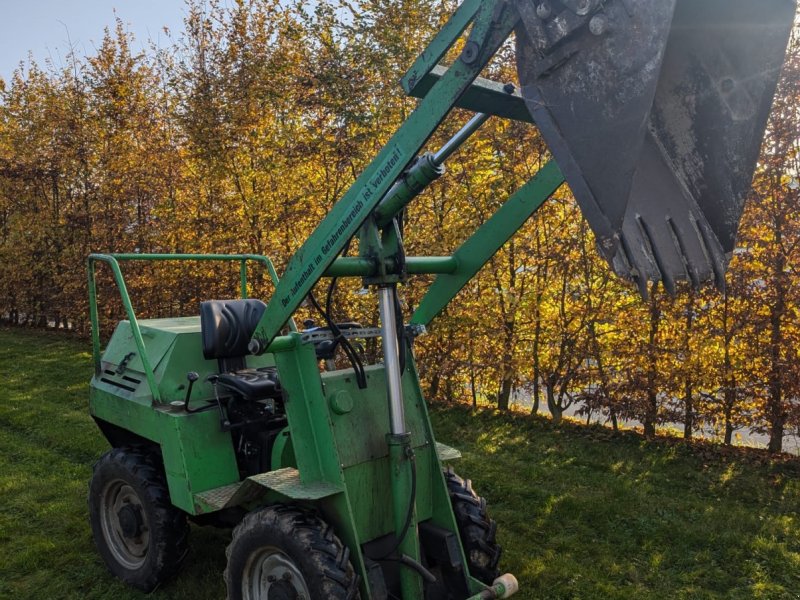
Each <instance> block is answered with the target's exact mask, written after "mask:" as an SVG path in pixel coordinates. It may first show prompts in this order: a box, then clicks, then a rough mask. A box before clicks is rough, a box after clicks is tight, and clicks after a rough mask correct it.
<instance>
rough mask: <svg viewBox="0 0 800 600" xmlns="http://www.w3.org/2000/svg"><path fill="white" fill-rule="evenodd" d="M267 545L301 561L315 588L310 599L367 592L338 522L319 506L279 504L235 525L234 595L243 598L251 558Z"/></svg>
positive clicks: (230, 583)
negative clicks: (335, 526)
mask: <svg viewBox="0 0 800 600" xmlns="http://www.w3.org/2000/svg"><path fill="white" fill-rule="evenodd" d="M264 546H274V547H276V548H278V549H279V550H281V551H282V552H283V553H284V554H286V555H287V556H288V557H289V558H290V559H291V560H292V561H293V562H294V563H295V565H296V566H297V567H298V570H299V571H300V572H301V573H302V575H303V579H304V580H305V582H306V585H307V587H308V591H309V593H310V594H311V598H310V599H309V600H317V599H319V600H322V599H323V598H324V599H325V600H359V599H360V598H361V594H360V593H359V590H358V579H359V578H358V577H357V576H356V574H355V570H354V569H353V565H352V564H351V563H350V550H349V549H348V548H347V547H346V546H345V545H344V544H342V542H341V541H340V540H339V538H338V537H337V536H336V534H335V533H334V532H333V528H332V527H331V526H330V525H328V524H327V523H326V522H325V521H323V520H322V519H321V518H320V517H319V515H317V513H316V512H314V511H311V510H308V509H305V508H301V507H298V506H287V505H283V504H276V505H273V506H268V507H266V508H261V509H259V510H255V511H252V512H250V513H248V514H247V515H245V517H244V519H243V520H242V522H241V523H239V525H237V526H236V528H235V529H234V530H233V539H232V540H231V543H230V545H229V546H228V548H227V550H226V555H227V557H228V565H227V567H226V568H225V586H226V588H227V592H228V596H227V597H228V600H241V599H242V583H241V582H242V576H243V573H244V569H245V566H246V565H247V561H248V558H249V557H250V555H251V554H252V553H254V552H256V551H258V550H259V549H260V548H262V547H264ZM264 600H266V599H264Z"/></svg>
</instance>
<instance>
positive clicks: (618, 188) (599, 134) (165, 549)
mask: <svg viewBox="0 0 800 600" xmlns="http://www.w3.org/2000/svg"><path fill="white" fill-rule="evenodd" d="M795 12H796V5H795V0H759V1H757V2H754V1H753V0H464V1H463V3H462V4H461V5H460V6H459V7H458V9H457V10H456V11H455V12H454V13H453V15H452V17H451V19H450V20H449V21H448V22H447V23H446V24H445V25H444V26H443V27H442V29H441V30H440V31H439V32H438V33H437V34H436V36H435V37H434V38H433V40H432V41H431V42H430V44H429V46H428V47H427V48H426V49H425V51H424V52H423V53H422V54H421V55H420V57H419V58H418V59H417V61H416V62H415V63H414V64H413V65H412V66H411V68H410V70H409V71H408V73H407V74H406V75H405V77H404V78H403V79H402V86H403V88H404V90H405V92H406V93H407V94H410V95H413V96H415V97H418V98H420V102H419V106H418V108H417V109H416V111H415V112H413V113H412V114H411V115H410V117H409V118H408V120H407V121H406V122H405V123H404V124H403V125H402V126H401V127H400V128H399V129H398V131H397V132H396V133H395V134H394V136H393V137H392V138H391V139H390V140H389V142H388V143H387V144H386V146H385V147H384V148H383V150H382V151H381V152H380V153H379V154H378V155H377V157H376V158H375V160H374V161H373V162H372V163H371V164H370V165H369V166H368V167H367V169H366V170H365V171H364V172H363V174H361V176H360V177H358V179H357V180H356V181H355V183H354V184H353V186H352V187H351V188H350V189H349V190H348V191H347V192H346V193H345V194H344V196H343V197H342V198H341V199H340V200H339V202H338V203H337V204H336V205H335V206H334V207H333V208H332V209H331V211H330V212H329V213H328V215H327V216H326V217H325V219H324V220H323V221H322V222H321V223H320V224H319V226H318V227H317V228H316V229H315V230H314V231H313V233H311V235H310V236H309V237H308V239H307V241H306V242H305V243H304V244H303V246H302V247H301V248H300V249H299V250H298V251H297V252H296V254H295V255H294V256H293V257H292V259H291V260H290V261H289V263H288V264H287V266H286V268H285V270H284V272H283V275H282V276H281V277H280V278H279V277H278V276H277V274H276V272H275V269H274V268H273V267H272V263H271V262H270V261H269V259H267V258H266V257H263V256H257V255H234V256H229V255H145V254H117V255H111V254H94V255H92V256H90V257H89V261H88V266H89V290H90V311H91V320H92V335H93V346H94V377H93V378H92V381H91V391H90V410H91V414H92V416H93V417H94V419H95V421H96V422H97V425H98V427H99V428H100V430H101V431H102V433H103V435H104V436H105V437H106V438H107V440H108V442H109V443H110V445H111V447H112V449H111V450H110V451H109V452H108V453H107V454H105V455H104V456H103V457H101V458H100V460H99V461H98V462H97V463H96V464H95V467H94V473H93V476H92V480H91V483H90V491H89V509H90V511H89V512H90V520H91V526H92V531H93V533H94V538H95V541H96V544H97V548H98V551H99V553H100V555H101V556H102V558H103V559H104V561H105V563H106V564H107V566H108V568H109V569H110V570H111V572H112V573H113V574H115V575H116V576H117V577H119V578H120V579H122V580H123V581H125V582H126V583H128V584H130V585H132V586H135V587H137V588H139V589H142V590H145V591H151V590H153V589H155V588H156V587H157V586H158V585H159V584H160V583H161V582H162V581H164V580H165V579H167V578H168V577H170V576H172V575H174V574H175V573H176V572H177V570H178V568H179V566H180V564H181V561H182V560H183V559H184V557H185V555H186V552H187V536H188V533H189V527H188V522H189V521H194V522H197V523H200V524H210V525H219V526H223V527H233V535H232V540H231V543H230V545H229V547H228V550H227V559H228V562H227V568H226V570H225V583H226V586H227V595H228V597H229V598H230V599H232V600H238V599H248V600H254V599H259V600H325V599H333V600H344V599H353V598H362V599H364V600H368V599H371V600H384V599H390V598H398V599H402V600H423V599H424V600H433V599H442V600H445V599H448V600H465V599H478V598H507V597H509V596H511V595H512V594H514V593H515V592H516V591H517V582H516V580H515V579H514V577H513V576H512V575H508V574H507V575H500V571H499V570H498V564H499V563H498V561H499V558H500V547H499V546H498V544H497V541H496V526H495V522H494V521H492V520H491V519H490V518H489V516H488V514H487V509H486V503H485V501H484V500H483V499H482V498H481V497H480V496H478V495H477V494H476V493H475V491H474V490H473V489H472V486H471V484H470V481H469V480H468V479H462V478H461V477H459V476H458V475H456V474H455V472H454V471H453V470H452V469H451V467H449V466H444V465H445V464H447V463H449V462H450V461H452V460H454V459H457V458H458V457H459V453H458V451H457V450H455V449H453V448H450V447H447V446H444V445H442V444H439V443H437V442H436V439H435V436H434V433H433V431H432V430H431V424H430V420H429V418H428V415H427V412H426V401H425V398H424V396H423V393H422V390H421V388H420V383H419V377H418V373H417V369H416V366H415V362H414V354H413V344H414V340H415V338H416V337H417V336H419V335H422V334H423V333H425V327H426V325H428V324H429V323H430V322H431V320H432V319H434V318H435V317H436V315H437V314H439V313H440V311H441V310H442V309H443V308H444V307H445V306H446V305H447V304H448V303H449V302H450V300H452V299H453V297H454V296H455V295H456V294H457V293H458V292H459V290H461V289H462V287H463V286H464V285H465V284H466V283H467V282H468V281H469V280H470V279H471V278H472V277H474V276H475V274H476V273H477V272H478V271H479V270H480V269H481V267H482V266H483V265H484V264H486V262H487V261H489V259H490V258H491V257H492V256H493V255H494V254H495V253H496V252H497V251H498V250H499V249H500V248H501V247H502V245H503V244H504V243H505V242H506V241H507V240H508V239H509V238H510V237H511V236H512V235H513V234H514V233H515V232H516V231H517V230H518V229H519V228H520V227H521V226H522V225H523V224H524V223H525V222H526V220H527V219H529V218H530V216H531V215H532V214H533V213H534V212H535V211H536V210H537V209H538V208H539V207H540V206H541V205H542V204H543V203H544V202H545V201H546V200H547V199H548V198H549V197H550V196H551V195H552V194H553V193H554V192H555V191H556V190H557V189H558V188H559V187H560V186H561V185H562V184H563V183H564V182H565V181H566V182H567V183H568V184H569V186H570V188H571V189H572V192H573V193H574V196H575V198H576V200H577V201H578V203H579V205H580V206H581V209H582V210H583V213H584V215H585V217H586V219H587V221H588V223H589V224H590V225H591V227H592V229H593V230H594V233H595V235H596V238H597V242H598V250H599V252H600V253H601V254H602V255H603V256H604V257H605V258H607V259H608V261H609V262H610V263H611V265H612V267H613V268H614V270H615V271H616V272H617V273H619V274H620V275H621V276H622V277H625V278H627V279H629V280H631V281H632V282H634V283H635V284H636V285H638V287H639V288H640V290H641V291H642V293H646V291H647V288H648V283H649V282H650V281H662V282H663V284H664V285H665V286H666V287H667V288H668V289H672V288H673V287H674V286H675V283H676V282H677V281H680V280H688V281H690V282H692V283H693V284H695V285H700V284H702V283H703V282H705V281H707V280H715V281H716V282H717V283H718V284H720V285H721V284H722V283H723V281H724V273H725V269H726V268H727V261H728V259H729V256H730V254H731V252H732V250H733V245H734V243H735V236H736V230H737V228H738V222H739V219H740V216H741V213H742V209H743V203H744V200H745V197H746V195H747V192H748V189H749V186H750V184H751V179H752V175H753V172H754V169H755V166H756V160H757V157H758V154H759V149H760V145H761V141H762V138H763V135H764V131H765V128H766V123H767V118H768V115H769V112H770V108H771V104H772V99H773V96H774V93H775V88H776V85H777V81H778V77H779V74H780V69H781V66H782V64H783V61H784V54H785V48H786V44H787V41H788V38H789V35H790V31H791V28H792V24H793V22H794V18H795ZM512 36H513V37H515V40H516V56H517V66H518V76H519V85H515V84H509V83H505V84H502V83H497V82H493V81H490V80H487V79H483V78H481V77H479V75H480V73H481V72H482V71H483V70H484V68H485V67H486V66H487V64H488V63H489V62H490V60H491V59H492V58H493V56H494V55H495V54H496V53H497V52H498V50H499V49H500V48H501V47H502V46H503V45H505V44H507V41H508V40H509V39H510V38H511V37H512ZM462 42H463V43H462ZM456 44H461V45H460V46H459V48H460V49H461V50H460V54H459V55H458V57H457V58H456V59H455V60H454V61H453V62H452V64H450V65H449V66H442V65H440V64H439V63H440V62H441V61H442V60H443V58H444V57H445V55H446V54H447V53H448V51H449V50H450V49H451V48H452V47H453V46H454V45H456ZM454 107H459V108H461V109H466V110H467V111H471V112H472V113H474V116H473V117H472V118H471V119H470V120H469V121H468V122H467V123H466V124H465V125H464V126H463V128H462V129H461V131H460V132H459V133H458V134H457V135H456V136H455V137H453V138H452V139H451V140H450V141H449V142H448V143H446V144H445V145H444V146H443V147H442V148H441V149H439V150H438V151H435V152H423V149H424V147H425V145H426V142H427V141H428V139H429V138H430V137H431V135H432V133H433V132H434V131H435V130H436V128H437V127H439V125H440V124H441V123H442V121H443V120H444V119H445V118H446V117H447V116H448V114H449V113H450V112H451V111H452V110H453V108H454ZM491 117H497V118H506V119H514V120H517V121H522V122H526V123H530V124H532V125H535V126H536V127H538V128H539V131H540V132H541V134H542V136H543V137H544V139H545V140H546V141H547V143H548V145H549V147H550V151H551V153H552V155H553V161H552V162H550V163H549V164H547V165H546V166H545V167H544V168H542V169H541V171H540V172H539V173H537V174H536V175H535V176H534V177H533V178H532V179H531V180H530V181H529V182H528V183H527V184H525V185H524V186H522V187H521V188H520V189H519V190H518V191H517V192H516V193H515V194H513V195H512V196H511V197H510V198H509V199H508V200H507V201H506V202H505V203H504V204H503V205H502V207H501V208H500V209H499V210H498V211H497V213H496V214H495V215H493V216H492V217H491V218H490V219H489V220H488V221H486V222H485V223H484V224H483V225H482V226H480V227H479V228H478V229H476V230H475V231H474V232H473V234H472V235H471V236H470V237H469V238H468V239H467V240H465V241H464V242H463V244H462V245H461V246H460V247H459V248H457V249H456V250H455V251H454V253H453V254H452V256H444V257H438V256H421V257H414V256H407V255H406V253H405V252H404V247H403V235H402V232H403V223H402V222H403V214H404V212H405V210H406V207H407V206H408V205H409V204H410V203H411V201H412V200H413V199H414V198H415V197H416V196H417V195H419V194H420V193H421V192H422V191H423V190H424V189H425V188H426V186H427V185H428V184H430V183H431V182H433V181H435V180H436V179H437V178H439V177H441V176H442V175H443V174H444V164H445V162H446V160H447V159H448V158H449V157H450V156H451V155H452V154H453V153H454V152H455V151H456V150H457V149H458V148H459V147H460V146H461V145H463V143H464V142H465V141H466V140H467V139H468V138H469V137H470V135H471V134H472V133H474V132H475V131H476V130H477V129H478V128H479V127H480V126H481V124H482V123H484V122H485V121H486V120H487V119H489V118H491ZM354 239H356V240H357V242H358V243H357V248H358V253H357V255H356V256H353V257H346V256H345V254H346V252H345V249H346V248H347V247H348V246H349V245H350V242H351V240H354ZM131 260H151V261H160V260H192V261H197V260H212V261H234V262H235V263H237V264H238V265H239V266H240V273H241V297H240V298H238V299H230V300H215V301H214V300H210V301H207V302H203V303H201V304H200V306H199V307H198V310H197V311H193V313H194V314H192V315H190V316H181V317H177V318H169V319H147V320H144V319H143V320H138V319H137V318H136V315H135V313H134V310H133V306H132V304H131V301H130V298H129V296H128V292H127V290H126V287H125V282H124V279H123V274H122V271H121V269H120V264H121V263H123V262H125V261H131ZM98 263H104V264H106V265H108V267H110V269H111V271H112V273H113V276H114V278H115V281H116V283H117V286H118V287H119V291H120V294H121V296H122V302H123V306H124V308H125V310H126V313H127V319H126V320H124V321H122V322H120V323H119V324H118V326H117V328H116V330H115V331H114V333H113V335H112V336H111V338H110V340H109V341H108V344H107V345H106V347H105V349H104V350H103V351H102V352H101V345H100V333H99V330H98V308H97V297H96V291H95V289H96V288H95V268H96V266H97V264H98ZM252 263H256V264H260V265H262V267H264V268H266V269H268V270H269V272H270V274H271V276H272V278H273V281H274V283H275V292H274V294H273V295H272V297H271V298H269V299H266V300H268V301H267V302H266V303H264V302H262V301H260V300H257V299H250V298H247V290H248V285H247V275H248V265H251V264H252ZM413 275H435V279H434V281H433V283H432V285H431V286H430V288H429V289H428V291H427V293H426V295H425V296H424V297H423V299H422V301H421V302H420V303H419V305H418V306H417V307H416V310H414V312H413V314H411V315H409V318H408V319H405V318H404V316H403V314H402V312H401V310H400V303H399V301H398V295H397V286H398V284H402V283H403V282H405V281H406V280H407V279H408V278H409V277H411V276H413ZM342 277H356V278H360V279H361V280H362V281H363V283H364V285H365V286H368V287H369V288H370V289H372V290H374V291H375V298H376V301H377V303H378V308H379V315H380V322H379V323H378V324H377V326H375V327H371V326H364V325H362V324H359V323H336V322H335V321H334V320H332V319H331V314H332V312H333V311H332V309H331V306H330V300H329V301H328V302H327V303H324V306H321V305H319V304H317V302H316V300H315V299H314V296H313V294H311V292H312V288H314V286H315V285H316V284H317V283H318V282H319V281H320V280H321V279H322V278H329V279H330V280H331V286H332V285H333V282H335V281H336V279H337V278H342ZM329 289H330V288H329ZM331 296H332V295H331V294H329V295H328V297H329V298H330V297H331ZM306 298H310V299H311V300H312V302H313V303H314V304H315V305H316V307H317V309H318V310H319V313H320V314H321V315H322V319H323V321H324V322H321V324H320V325H319V326H315V325H314V324H313V323H307V324H306V325H305V328H304V329H298V327H297V326H296V325H295V323H294V320H293V315H294V313H295V311H296V310H297V308H298V307H299V306H300V304H301V303H302V302H303V301H304V300H305V299H306ZM370 338H376V341H377V338H379V339H380V342H381V344H380V347H381V348H382V360H380V361H379V362H377V363H376V364H364V362H365V361H364V359H363V355H362V354H361V353H360V352H359V351H358V347H359V344H361V343H363V341H364V340H368V339H370ZM337 356H338V361H339V364H340V365H341V364H349V365H350V366H348V368H343V369H342V368H337V367H336V360H335V358H336V357H337ZM343 361H345V362H343ZM347 361H349V362H347Z"/></svg>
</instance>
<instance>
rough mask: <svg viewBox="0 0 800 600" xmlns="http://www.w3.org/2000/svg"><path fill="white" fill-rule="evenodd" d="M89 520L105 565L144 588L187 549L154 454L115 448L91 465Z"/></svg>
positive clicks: (166, 573)
mask: <svg viewBox="0 0 800 600" xmlns="http://www.w3.org/2000/svg"><path fill="white" fill-rule="evenodd" d="M89 520H90V522H91V525H92V533H93V535H94V541H95V545H96V546H97V550H98V552H99V553H100V556H101V557H102V558H103V560H104V561H105V563H106V566H107V567H108V569H109V570H110V571H111V572H112V573H113V574H114V575H116V576H117V577H119V578H120V579H121V580H122V581H124V582H125V583H127V584H128V585H131V586H133V587H136V588H138V589H140V590H143V591H145V592H150V591H152V590H154V589H155V588H156V587H158V585H159V584H160V583H161V582H163V581H164V580H166V579H168V578H169V577H171V576H172V575H174V574H175V573H176V572H177V570H178V567H179V566H180V564H181V561H182V560H183V558H184V556H185V555H186V550H187V538H188V534H189V526H188V524H187V522H186V515H185V513H183V512H182V511H180V510H179V509H177V508H175V507H174V506H173V505H172V503H171V502H170V499H169V492H168V491H167V484H166V481H165V480H164V473H163V467H162V465H161V461H160V460H159V459H158V457H157V456H156V455H154V454H152V453H149V452H147V451H145V450H143V449H140V448H133V447H131V448H115V449H113V450H111V451H110V452H107V453H106V454H104V455H103V456H102V457H101V458H100V460H98V461H97V462H96V463H95V465H94V471H93V473H92V480H91V482H90V484H89Z"/></svg>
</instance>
